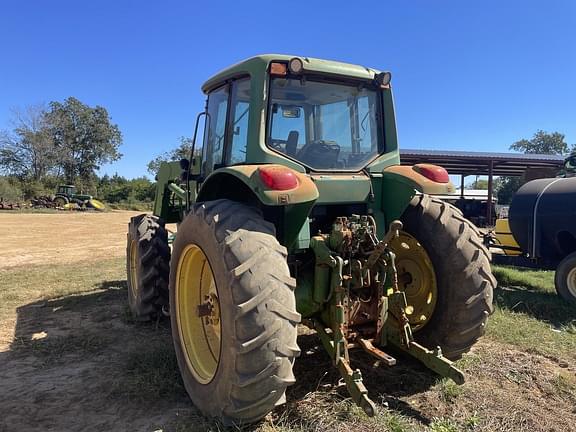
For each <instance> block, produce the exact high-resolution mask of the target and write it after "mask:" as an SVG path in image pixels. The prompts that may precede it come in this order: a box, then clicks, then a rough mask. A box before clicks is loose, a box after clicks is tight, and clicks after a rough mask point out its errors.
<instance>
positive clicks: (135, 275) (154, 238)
mask: <svg viewBox="0 0 576 432" xmlns="http://www.w3.org/2000/svg"><path fill="white" fill-rule="evenodd" d="M169 273H170V247H169V246H168V232H167V231H166V228H165V227H164V221H163V220H162V219H159V218H157V217H155V216H151V215H138V216H134V217H133V218H132V219H130V223H129V224H128V241H127V245H126V274H127V282H128V305H129V306H130V311H131V312H132V316H133V317H134V318H135V319H136V320H138V321H149V320H152V319H155V318H157V317H158V316H159V315H160V313H161V310H162V307H163V306H167V305H168V276H169Z"/></svg>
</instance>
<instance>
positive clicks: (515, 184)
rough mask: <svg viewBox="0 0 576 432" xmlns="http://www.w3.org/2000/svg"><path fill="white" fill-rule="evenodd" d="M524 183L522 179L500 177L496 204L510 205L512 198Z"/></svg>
mask: <svg viewBox="0 0 576 432" xmlns="http://www.w3.org/2000/svg"><path fill="white" fill-rule="evenodd" d="M523 184H524V182H523V181H522V177H500V178H499V181H498V188H497V195H498V204H510V203H511V202H512V197H514V194H515V193H516V191H517V190H518V189H519V188H520V186H522V185H523Z"/></svg>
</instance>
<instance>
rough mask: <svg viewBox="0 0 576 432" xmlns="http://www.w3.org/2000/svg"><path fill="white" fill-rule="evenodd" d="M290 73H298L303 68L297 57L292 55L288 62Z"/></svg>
mask: <svg viewBox="0 0 576 432" xmlns="http://www.w3.org/2000/svg"><path fill="white" fill-rule="evenodd" d="M288 69H289V70H290V73H293V74H300V73H302V71H303V70H304V63H303V62H302V60H300V59H299V58H298V57H294V58H293V59H291V60H290V61H289V62H288Z"/></svg>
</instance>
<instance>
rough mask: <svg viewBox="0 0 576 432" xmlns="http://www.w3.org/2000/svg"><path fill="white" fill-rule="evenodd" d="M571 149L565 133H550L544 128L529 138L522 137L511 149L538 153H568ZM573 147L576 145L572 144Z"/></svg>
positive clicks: (575, 147)
mask: <svg viewBox="0 0 576 432" xmlns="http://www.w3.org/2000/svg"><path fill="white" fill-rule="evenodd" d="M569 149H570V148H569V146H568V143H567V142H566V137H565V136H564V134H561V133H560V132H552V133H548V132H544V131H543V130H538V131H536V133H535V134H534V136H533V137H532V138H531V139H529V140H527V139H522V140H520V141H516V142H515V143H514V144H512V145H511V146H510V150H514V151H518V152H522V153H536V154H566V153H568V152H569ZM572 149H573V150H575V149H576V145H572Z"/></svg>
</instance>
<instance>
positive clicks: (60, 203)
mask: <svg viewBox="0 0 576 432" xmlns="http://www.w3.org/2000/svg"><path fill="white" fill-rule="evenodd" d="M52 202H53V203H54V205H55V206H56V207H59V208H64V206H65V205H66V204H69V203H70V200H69V199H68V198H67V197H65V196H57V197H55V198H54V200H53V201H52Z"/></svg>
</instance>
